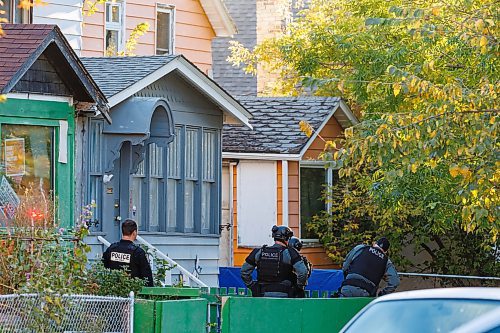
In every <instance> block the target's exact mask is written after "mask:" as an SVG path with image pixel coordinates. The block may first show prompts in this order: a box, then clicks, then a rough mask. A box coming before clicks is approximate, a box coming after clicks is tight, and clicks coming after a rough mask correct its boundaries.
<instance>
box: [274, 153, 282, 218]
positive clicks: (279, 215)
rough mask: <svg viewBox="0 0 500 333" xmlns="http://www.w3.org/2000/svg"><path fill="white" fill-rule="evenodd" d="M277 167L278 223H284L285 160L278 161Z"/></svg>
mask: <svg viewBox="0 0 500 333" xmlns="http://www.w3.org/2000/svg"><path fill="white" fill-rule="evenodd" d="M276 168H277V172H276V174H277V175H278V181H277V184H278V193H277V195H276V198H277V199H278V202H277V203H278V204H277V214H276V215H277V219H276V220H277V222H276V223H277V224H278V225H282V224H283V162H281V161H278V162H277V163H276Z"/></svg>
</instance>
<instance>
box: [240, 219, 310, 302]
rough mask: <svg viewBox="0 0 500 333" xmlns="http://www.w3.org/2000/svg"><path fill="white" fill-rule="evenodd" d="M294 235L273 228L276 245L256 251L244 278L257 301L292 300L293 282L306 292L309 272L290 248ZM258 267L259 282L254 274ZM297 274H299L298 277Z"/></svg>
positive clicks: (287, 231)
mask: <svg viewBox="0 0 500 333" xmlns="http://www.w3.org/2000/svg"><path fill="white" fill-rule="evenodd" d="M292 236H293V231H292V230H291V229H290V228H288V227H286V226H273V228H272V237H273V238H274V245H272V246H266V245H264V246H263V247H262V248H258V249H254V250H253V251H252V252H251V253H250V254H249V255H248V257H247V258H246V260H245V263H244V264H243V266H242V267H241V278H242V280H243V282H244V283H245V285H246V286H247V287H248V288H249V289H250V290H251V291H252V295H253V296H255V297H259V296H265V297H283V298H284V297H290V296H291V295H292V281H294V279H296V280H297V288H299V289H300V290H304V286H305V284H306V281H307V268H306V266H305V265H304V262H303V261H302V258H301V257H300V254H299V253H298V252H297V250H295V249H294V248H290V247H288V240H289V239H290V237H292ZM256 267H257V281H253V280H252V272H253V270H254V269H255V268H256ZM294 272H295V274H294Z"/></svg>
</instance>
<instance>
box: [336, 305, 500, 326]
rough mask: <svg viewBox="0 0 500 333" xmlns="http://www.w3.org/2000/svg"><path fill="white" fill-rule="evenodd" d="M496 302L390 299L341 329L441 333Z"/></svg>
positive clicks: (372, 307) (478, 313)
mask: <svg viewBox="0 0 500 333" xmlns="http://www.w3.org/2000/svg"><path fill="white" fill-rule="evenodd" d="M498 306H500V301H488V300H469V299H416V300H394V301H385V302H379V303H376V304H373V305H372V306H369V307H368V308H366V310H365V311H364V312H363V313H362V314H361V315H360V316H359V317H358V318H357V319H356V320H355V321H354V322H353V323H351V324H350V325H349V326H348V327H347V329H346V330H345V332H349V333H352V332H370V333H376V332H384V333H385V332H405V333H420V332H428V333H434V332H435V333H442V332H449V331H451V330H452V329H454V328H456V327H458V326H460V325H462V324H464V323H466V322H468V321H470V320H472V319H474V318H476V317H477V316H479V315H481V314H483V313H486V312H488V311H490V310H493V309H494V308H496V307H498Z"/></svg>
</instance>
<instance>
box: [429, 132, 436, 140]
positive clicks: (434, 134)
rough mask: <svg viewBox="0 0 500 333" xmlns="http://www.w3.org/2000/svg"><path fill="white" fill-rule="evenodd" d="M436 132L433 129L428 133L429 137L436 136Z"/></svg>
mask: <svg viewBox="0 0 500 333" xmlns="http://www.w3.org/2000/svg"><path fill="white" fill-rule="evenodd" d="M436 133H437V132H436V130H434V131H432V132H431V133H430V134H429V136H430V137H431V139H432V138H434V137H435V136H436Z"/></svg>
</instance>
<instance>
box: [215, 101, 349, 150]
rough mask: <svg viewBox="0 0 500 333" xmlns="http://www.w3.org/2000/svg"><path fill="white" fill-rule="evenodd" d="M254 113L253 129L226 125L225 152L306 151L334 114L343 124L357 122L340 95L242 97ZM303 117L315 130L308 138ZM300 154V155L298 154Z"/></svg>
mask: <svg viewBox="0 0 500 333" xmlns="http://www.w3.org/2000/svg"><path fill="white" fill-rule="evenodd" d="M239 101H240V102H241V103H242V104H243V106H245V108H247V109H248V110H249V111H250V112H251V113H252V119H251V120H250V124H251V125H252V127H253V130H250V129H247V128H243V127H242V126H237V125H224V130H223V139H222V150H223V152H224V153H243V154H248V153H249V154H292V155H302V154H303V153H304V152H305V150H307V147H308V146H309V145H310V144H311V143H312V142H313V141H314V139H315V138H316V136H317V133H319V132H320V131H321V129H322V128H323V127H324V125H325V124H326V123H327V122H328V120H329V119H330V118H331V117H332V116H334V117H335V119H337V121H338V122H339V124H340V125H341V126H342V128H347V127H349V126H352V125H354V124H356V123H357V119H356V117H354V115H353V114H352V112H351V111H350V110H349V108H348V107H347V105H346V104H345V103H344V102H343V101H342V100H341V99H340V98H338V97H248V96H245V97H239ZM301 120H305V121H307V122H308V123H309V124H310V125H311V126H312V127H313V129H314V130H315V135H313V136H311V137H310V138H308V137H307V136H306V135H305V134H304V133H302V132H301V130H300V128H299V122H300V121H301ZM297 157H298V156H297Z"/></svg>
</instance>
